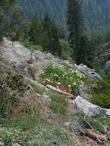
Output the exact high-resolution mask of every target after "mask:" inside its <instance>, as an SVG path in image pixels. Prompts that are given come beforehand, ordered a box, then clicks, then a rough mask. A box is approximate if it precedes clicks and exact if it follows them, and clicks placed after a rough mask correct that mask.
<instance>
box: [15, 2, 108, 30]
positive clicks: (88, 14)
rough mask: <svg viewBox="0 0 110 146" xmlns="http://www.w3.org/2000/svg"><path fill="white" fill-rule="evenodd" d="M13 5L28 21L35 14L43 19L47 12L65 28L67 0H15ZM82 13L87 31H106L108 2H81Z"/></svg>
mask: <svg viewBox="0 0 110 146" xmlns="http://www.w3.org/2000/svg"><path fill="white" fill-rule="evenodd" d="M15 5H20V6H22V8H23V10H24V12H25V13H26V15H27V16H28V18H29V19H32V17H33V15H35V14H36V13H37V14H38V15H39V16H40V17H41V18H43V17H44V14H45V12H48V13H49V15H50V16H51V17H52V18H54V19H55V20H56V21H57V22H58V24H63V26H64V28H66V16H67V0H63V1H62V0H59V1H58V0H31V1H30V0H17V1H16V4H15ZM13 8H14V7H13ZM13 8H12V9H13ZM83 13H84V17H85V21H86V26H87V27H88V30H91V29H94V27H95V29H97V30H103V31H107V30H108V28H109V24H110V1H109V0H106V1H105V0H92V1H91V0H83Z"/></svg>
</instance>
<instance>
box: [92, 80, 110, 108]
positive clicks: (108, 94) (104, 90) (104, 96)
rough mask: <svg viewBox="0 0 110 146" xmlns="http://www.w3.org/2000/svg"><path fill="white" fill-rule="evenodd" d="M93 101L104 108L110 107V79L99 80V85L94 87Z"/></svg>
mask: <svg viewBox="0 0 110 146" xmlns="http://www.w3.org/2000/svg"><path fill="white" fill-rule="evenodd" d="M91 101H92V103H94V104H96V105H99V106H101V107H103V108H110V81H97V87H95V88H93V89H92V98H91Z"/></svg>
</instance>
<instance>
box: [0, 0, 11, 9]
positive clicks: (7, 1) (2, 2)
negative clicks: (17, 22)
mask: <svg viewBox="0 0 110 146" xmlns="http://www.w3.org/2000/svg"><path fill="white" fill-rule="evenodd" d="M13 2H14V0H0V10H2V9H5V8H7V7H9V6H10V5H11V4H12V3H13Z"/></svg>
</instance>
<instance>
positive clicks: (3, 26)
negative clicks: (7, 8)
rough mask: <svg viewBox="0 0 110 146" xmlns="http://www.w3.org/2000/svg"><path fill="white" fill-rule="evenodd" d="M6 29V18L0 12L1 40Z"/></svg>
mask: <svg viewBox="0 0 110 146" xmlns="http://www.w3.org/2000/svg"><path fill="white" fill-rule="evenodd" d="M7 31H8V21H7V20H6V18H5V16H4V15H3V14H2V13H0V41H1V40H2V37H3V36H6V34H7Z"/></svg>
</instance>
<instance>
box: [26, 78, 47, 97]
mask: <svg viewBox="0 0 110 146" xmlns="http://www.w3.org/2000/svg"><path fill="white" fill-rule="evenodd" d="M26 82H27V83H28V84H29V85H31V86H32V88H33V89H34V91H35V92H37V93H39V94H43V93H44V92H46V90H45V88H44V87H41V86H40V85H38V84H37V83H34V82H32V81H30V80H27V81H26Z"/></svg>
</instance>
